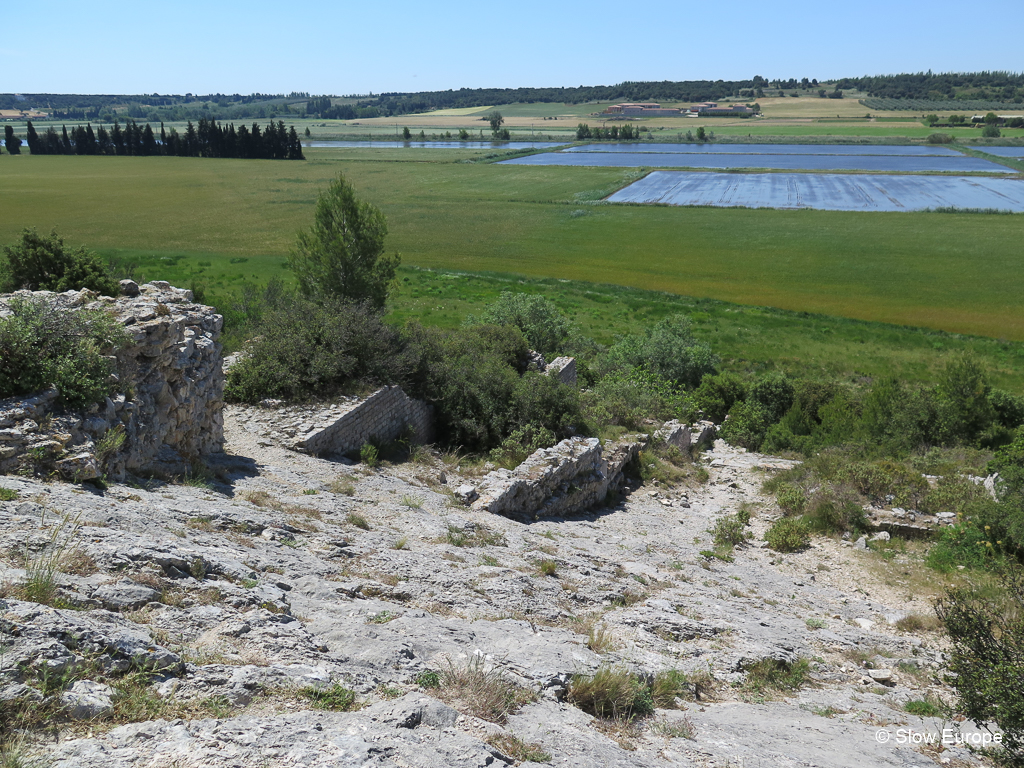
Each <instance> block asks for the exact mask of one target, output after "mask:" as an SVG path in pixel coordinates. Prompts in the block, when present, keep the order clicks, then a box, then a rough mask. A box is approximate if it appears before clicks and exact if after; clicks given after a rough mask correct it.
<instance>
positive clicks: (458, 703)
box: [420, 656, 537, 723]
mask: <svg viewBox="0 0 1024 768" xmlns="http://www.w3.org/2000/svg"><path fill="white" fill-rule="evenodd" d="M438 682H439V683H440V689H439V690H440V694H441V696H442V697H443V698H444V699H445V700H446V701H448V702H449V703H450V704H452V705H453V706H455V707H456V709H462V710H463V711H465V712H467V713H468V714H471V715H473V716H474V717H479V718H481V719H482V720H489V721H490V722H493V723H504V722H505V721H506V720H507V718H508V716H509V715H511V714H512V713H514V712H516V711H517V710H518V709H519V708H520V707H522V706H523V705H524V704H526V703H528V702H530V701H535V700H536V698H537V695H536V693H534V692H533V691H529V690H527V689H525V688H523V687H521V686H519V685H517V684H516V683H514V682H513V681H512V680H511V679H510V678H509V677H508V676H507V675H505V673H504V672H502V671H501V670H500V669H498V668H496V667H492V668H490V669H488V668H487V666H486V664H485V663H484V660H483V659H482V658H480V657H479V656H474V657H472V658H471V659H470V660H469V661H468V662H467V663H466V664H465V665H464V666H456V665H455V663H454V662H453V661H452V660H451V659H448V660H447V664H446V666H445V668H444V669H443V670H442V671H441V672H440V674H439V677H438ZM420 685H421V686H422V685H423V683H422V682H421V683H420Z"/></svg>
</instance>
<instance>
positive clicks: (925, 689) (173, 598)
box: [0, 409, 980, 768]
mask: <svg viewBox="0 0 1024 768" xmlns="http://www.w3.org/2000/svg"><path fill="white" fill-rule="evenodd" d="M237 415H238V414H237V412H235V411H232V410H231V409H228V411H227V414H226V419H225V432H226V436H227V446H226V453H225V454H224V455H223V456H220V457H217V458H216V459H215V460H214V461H212V462H211V468H212V470H213V473H214V477H213V478H212V480H211V481H210V482H209V483H206V484H203V483H202V482H195V483H193V484H160V483H153V484H147V485H146V486H145V487H138V486H131V485H113V486H110V487H109V488H107V489H106V490H105V491H102V492H100V491H95V490H90V489H88V487H86V486H75V485H68V484H62V483H43V482H37V481H34V480H28V479H23V478H17V477H10V476H9V477H4V478H0V486H2V487H5V488H8V489H13V490H16V491H17V493H18V498H16V499H15V500H13V501H7V502H3V503H0V582H6V583H7V585H8V586H7V588H6V594H7V597H6V598H5V599H4V600H3V601H2V602H0V702H2V703H3V704H4V705H5V706H14V705H15V703H17V704H18V705H19V706H26V705H28V706H38V707H40V708H42V707H44V706H46V705H47V702H52V701H54V700H58V699H59V700H60V701H61V702H62V703H63V709H62V714H61V715H60V716H59V719H57V718H56V716H54V718H53V719H51V721H50V723H49V725H50V726H51V729H50V730H49V731H48V732H47V733H46V739H47V740H46V741H45V742H43V741H36V742H34V743H32V744H31V749H32V750H34V751H35V752H36V753H40V754H44V755H45V756H46V757H47V759H48V761H49V762H50V764H51V765H52V766H53V768H73V767H74V768H100V767H101V766H102V767H103V768H121V767H122V766H124V767H127V766H133V767H135V766H146V768H171V767H175V768H199V767H200V766H202V767H203V768H228V766H231V767H236V766H237V767H240V768H250V767H251V768H262V767H263V766H307V767H309V768H313V767H314V766H348V765H352V766H431V767H433V766H438V767H440V766H467V767H468V766H488V765H491V766H501V765H505V764H512V763H514V762H516V761H517V760H518V761H524V760H527V759H528V758H530V757H531V756H532V757H533V758H534V759H541V758H544V757H547V758H548V759H549V760H550V763H551V764H552V765H564V766H595V767H596V766H662V765H666V766H667V765H673V766H674V765H679V766H725V765H737V766H738V765H742V766H766V767H767V766H851V767H852V766H928V765H933V764H942V765H974V764H979V763H980V761H979V760H978V758H976V757H975V756H973V755H972V753H971V752H969V751H968V750H967V749H966V748H964V747H962V746H952V745H947V746H946V747H942V746H941V745H938V744H934V743H932V744H928V743H924V742H925V741H927V740H929V739H935V738H939V739H941V735H939V734H941V731H942V729H943V728H953V729H956V730H958V731H961V732H968V733H969V732H973V731H974V730H975V729H974V727H973V725H972V724H970V723H966V722H956V721H955V720H954V721H948V722H947V721H943V720H941V719H940V718H921V717H917V716H914V715H910V714H908V713H907V712H906V711H905V710H904V707H905V705H906V703H907V702H908V701H917V700H924V699H928V698H929V697H931V699H932V700H935V699H936V698H946V699H948V698H949V695H950V694H949V691H948V689H947V688H946V687H945V686H944V685H943V684H942V683H941V682H940V680H939V678H938V674H939V670H940V666H941V662H942V659H943V656H942V649H943V643H942V639H941V637H940V636H939V635H938V634H937V633H934V632H930V631H927V630H926V629H922V628H920V627H918V628H917V629H915V630H914V631H909V632H908V631H901V629H899V628H898V627H897V625H896V624H897V622H898V621H899V620H900V619H902V618H905V617H907V616H911V617H914V616H922V617H926V616H928V615H929V614H930V610H931V606H930V602H929V596H930V595H931V594H933V593H934V586H935V585H934V584H931V585H929V584H928V583H927V580H928V579H929V578H932V577H927V576H921V575H920V574H919V572H918V571H917V568H918V566H917V565H915V564H914V562H912V558H909V557H906V556H903V555H898V554H897V556H896V557H895V559H892V560H886V559H884V558H883V556H882V554H880V553H878V552H875V551H871V550H863V549H859V548H857V547H854V546H851V544H850V543H849V542H843V541H841V540H836V539H829V538H818V539H816V540H815V541H814V542H813V544H812V546H811V547H810V548H809V549H808V550H806V551H804V552H800V553H796V554H787V555H780V554H778V553H774V552H772V551H771V550H768V549H766V548H765V546H764V544H763V541H762V537H763V534H764V532H765V530H766V529H767V527H768V526H769V525H770V523H771V521H772V520H773V519H774V518H775V517H776V516H777V515H778V511H777V510H776V509H775V508H773V506H772V504H771V502H770V499H768V498H767V497H765V496H764V495H763V494H762V493H761V491H760V485H761V483H762V482H763V480H764V479H765V477H766V476H768V475H769V474H770V473H771V472H773V471H777V470H778V469H780V468H783V467H784V466H786V465H787V462H785V461H783V460H779V459H773V458H770V457H765V456H759V455H755V454H749V453H745V452H742V451H739V450H736V449H732V448H730V447H728V446H726V445H725V444H724V443H722V442H718V443H716V444H715V446H714V449H713V450H711V451H707V452H705V453H704V454H703V456H701V457H700V458H699V459H698V462H699V465H700V466H702V467H704V468H705V469H706V471H707V480H706V482H700V479H701V478H700V475H701V474H702V473H701V472H700V471H699V470H697V469H694V470H692V471H691V472H690V473H689V474H690V479H689V480H688V481H686V482H684V483H681V484H679V485H675V486H673V485H667V484H665V483H662V484H653V483H651V484H648V485H640V484H639V483H638V482H634V483H633V484H632V485H631V486H630V487H629V489H628V492H627V494H626V495H625V497H624V498H623V499H621V500H620V501H619V502H618V503H617V504H615V505H614V506H611V507H607V508H603V509H600V510H597V511H595V512H593V513H592V514H588V515H583V516H576V517H572V518H568V519H563V518H552V519H544V520H541V521H539V522H535V523H532V524H524V523H521V522H516V521H512V520H509V519H506V518H503V517H500V516H496V515H490V514H488V513H484V512H475V511H472V510H469V509H467V508H466V507H465V506H463V505H461V504H459V503H458V501H457V500H456V499H455V496H454V494H453V493H452V491H451V489H453V488H457V487H458V486H459V485H460V484H461V483H463V482H466V481H469V482H474V478H473V477H472V476H471V474H472V472H473V471H474V470H473V468H471V467H469V466H465V467H462V466H459V465H458V461H457V460H453V459H451V457H437V456H433V455H431V454H429V453H427V452H424V453H423V454H422V455H420V456H419V457H418V459H419V460H416V461H408V462H405V463H402V464H399V465H394V466H384V467H378V468H374V469H370V468H367V467H364V466H359V465H355V466H353V465H347V464H344V463H338V462H330V461H325V460H321V459H317V458H314V457H311V456H307V455H302V454H298V453H293V452H290V451H287V450H285V449H283V448H279V447H277V446H275V445H273V444H272V443H270V442H269V441H264V440H261V439H260V438H259V437H258V435H254V434H253V433H251V432H247V431H246V430H244V429H241V428H240V426H239V425H238V423H237ZM445 458H447V459H448V461H447V463H445V461H442V459H445ZM442 476H443V477H442ZM741 508H743V509H746V510H749V511H750V512H751V514H752V518H751V527H750V529H749V530H750V532H751V534H752V538H751V539H750V541H749V543H747V544H744V545H740V546H738V547H736V548H735V550H734V551H733V552H732V555H731V557H732V560H731V561H729V560H728V559H719V558H717V557H713V556H710V555H709V554H705V555H702V554H701V552H707V551H708V550H713V549H714V545H713V543H712V535H711V533H710V532H709V529H711V528H712V526H713V525H714V523H715V522H716V521H717V520H718V519H720V518H721V517H723V516H725V515H728V514H733V513H735V512H737V511H738V510H740V509H741ZM54 543H56V545H55V544H54ZM54 552H56V554H57V556H58V560H59V562H51V560H52V558H50V555H51V554H53V553H54ZM48 558H49V559H48ZM48 565H49V566H50V567H49V571H48V570H47V569H48ZM55 570H56V571H61V573H58V574H57V575H56V577H55V578H56V581H57V582H58V584H59V590H58V594H57V595H56V600H51V602H52V603H54V604H59V605H65V606H68V607H64V608H54V607H49V606H47V605H42V604H39V603H37V602H30V601H27V600H25V599H24V598H25V597H26V594H27V593H26V592H25V591H24V590H23V589H22V590H19V589H18V588H16V587H15V586H13V585H18V584H21V583H23V582H24V581H25V580H26V578H27V577H28V576H35V577H36V582H38V581H39V580H40V574H42V578H41V580H42V581H43V582H44V584H43V586H45V581H46V578H45V577H46V574H47V573H48V572H49V573H52V572H54V571H55ZM934 578H938V577H934ZM913 625H914V622H913V620H911V621H909V622H908V621H904V622H901V626H903V627H906V628H911V629H913V628H914V626H913ZM924 625H925V626H927V621H925V622H924ZM763 659H774V660H777V661H778V662H781V663H782V664H784V665H794V664H795V665H796V668H800V666H801V663H802V662H801V660H806V662H807V664H808V674H807V679H806V681H805V684H804V685H803V686H802V687H800V688H799V689H797V690H793V691H787V692H778V691H774V690H772V689H771V688H765V687H760V688H759V687H758V686H756V685H755V684H754V683H753V681H752V680H751V679H750V677H749V676H748V674H747V673H746V672H745V671H744V670H745V669H746V668H749V666H750V665H751V664H753V663H755V662H758V661H760V660H763ZM608 666H611V667H614V668H617V669H626V668H628V669H629V670H631V671H633V672H636V673H639V674H641V675H648V676H653V675H655V674H657V673H659V672H664V671H665V670H679V671H681V672H684V673H686V674H687V676H688V679H690V680H703V681H705V682H706V683H710V681H711V678H713V680H714V681H716V682H714V683H713V684H711V685H710V686H705V687H704V688H705V689H704V690H702V691H700V693H702V695H701V696H700V697H699V698H698V697H695V696H694V695H681V696H680V698H678V699H676V700H675V701H674V702H669V704H670V707H669V708H667V709H657V710H656V711H655V713H654V714H653V715H652V716H648V717H645V718H642V719H639V720H637V721H635V722H634V723H633V724H632V725H631V726H626V725H625V724H623V723H622V722H615V721H607V720H599V719H596V718H594V717H592V716H591V715H589V714H587V713H585V712H584V711H582V710H581V709H579V708H577V707H576V706H574V705H573V704H572V703H571V698H572V697H571V696H568V695H567V693H568V688H569V683H570V679H571V678H572V677H573V675H586V674H590V673H593V672H594V671H595V670H598V669H599V668H602V667H608ZM139 669H144V670H147V674H145V675H140V674H139V673H138V672H137V671H134V670H139ZM466 670H469V671H470V672H472V671H474V670H475V671H476V672H478V673H480V672H484V673H487V672H490V673H491V674H490V676H489V677H488V676H487V675H482V677H484V678H485V679H487V680H490V681H491V682H492V683H493V682H495V681H496V680H499V675H498V673H500V675H501V677H500V680H503V681H505V682H512V683H515V684H517V685H519V686H521V687H522V688H523V689H525V691H527V693H522V694H521V695H520V696H519V698H518V699H517V703H522V702H524V701H525V703H523V704H522V706H521V707H520V708H519V709H518V710H515V711H514V712H513V713H511V714H509V715H508V716H507V717H502V716H501V714H500V712H499V713H498V714H494V710H490V714H488V711H485V709H484V708H482V707H481V706H480V701H479V700H477V699H476V698H475V697H476V696H477V695H478V694H477V693H472V692H467V691H466V690H461V692H460V690H459V689H457V688H455V687H452V686H451V685H448V683H446V682H445V681H449V682H450V678H452V677H453V674H454V673H458V672H464V671H466ZM429 672H437V673H441V674H440V679H441V681H442V683H444V684H443V685H442V687H441V688H436V687H432V686H433V684H434V682H435V681H436V680H437V679H438V676H431V675H429V674H427V675H424V673H429ZM446 672H447V673H448V674H447V675H446V674H445V673H446ZM464 677H465V675H464ZM129 683H130V685H129ZM111 686H113V688H112V687H111ZM132 686H134V687H132ZM342 686H343V687H344V688H346V689H351V690H353V691H355V693H356V701H355V705H354V707H353V708H351V709H350V710H349V711H331V710H329V709H320V708H317V707H316V706H314V703H315V701H314V700H313V699H311V698H310V697H311V696H313V697H314V699H315V694H312V693H310V691H311V690H315V689H319V690H321V691H324V692H328V693H330V692H334V693H338V692H339V691H341V687H342ZM709 687H710V688H712V689H713V690H708V688H709ZM688 693H690V694H692V693H693V691H692V690H689V689H688ZM44 696H49V697H50V698H49V699H45V698H44ZM26 702H28V704H26ZM31 702H35V704H31ZM661 703H662V704H665V703H666V702H661ZM479 714H485V715H487V716H488V717H489V718H490V719H481V718H480V717H478V716H477V715H479ZM495 720H496V721H497V722H494V721H495ZM118 723H121V724H118ZM510 737H515V739H512V738H510ZM887 738H888V740H885V739H887ZM516 740H518V741H516ZM524 745H535V747H534V751H533V752H527V751H523V749H524V748H525V747H524Z"/></svg>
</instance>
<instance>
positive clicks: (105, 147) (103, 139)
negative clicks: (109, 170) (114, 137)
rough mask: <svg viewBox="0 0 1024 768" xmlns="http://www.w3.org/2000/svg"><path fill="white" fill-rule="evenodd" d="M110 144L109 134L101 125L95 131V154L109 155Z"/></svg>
mask: <svg viewBox="0 0 1024 768" xmlns="http://www.w3.org/2000/svg"><path fill="white" fill-rule="evenodd" d="M113 149H114V148H113V147H112V146H111V144H110V134H109V133H107V129H106V128H104V127H103V126H102V125H101V126H100V127H99V129H97V131H96V152H97V154H100V155H109V154H111V153H112V152H113Z"/></svg>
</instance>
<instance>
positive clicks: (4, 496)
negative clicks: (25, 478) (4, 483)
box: [0, 488, 18, 501]
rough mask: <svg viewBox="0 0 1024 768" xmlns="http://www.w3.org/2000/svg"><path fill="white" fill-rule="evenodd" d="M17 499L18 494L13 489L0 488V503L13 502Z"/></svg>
mask: <svg viewBox="0 0 1024 768" xmlns="http://www.w3.org/2000/svg"><path fill="white" fill-rule="evenodd" d="M17 498H18V492H17V491H16V490H14V489H13V488H0V501H14V500H15V499H17Z"/></svg>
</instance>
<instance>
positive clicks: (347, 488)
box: [327, 477, 356, 496]
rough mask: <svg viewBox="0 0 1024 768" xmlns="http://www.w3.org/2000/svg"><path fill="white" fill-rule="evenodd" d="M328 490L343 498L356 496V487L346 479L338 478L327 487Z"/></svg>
mask: <svg viewBox="0 0 1024 768" xmlns="http://www.w3.org/2000/svg"><path fill="white" fill-rule="evenodd" d="M327 490H329V491H330V492H331V493H337V494H340V495H342V496H355V495H356V486H355V483H353V482H352V481H351V480H349V479H348V478H346V477H338V478H335V479H334V480H332V481H331V482H330V484H329V485H328V486H327Z"/></svg>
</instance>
